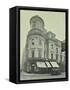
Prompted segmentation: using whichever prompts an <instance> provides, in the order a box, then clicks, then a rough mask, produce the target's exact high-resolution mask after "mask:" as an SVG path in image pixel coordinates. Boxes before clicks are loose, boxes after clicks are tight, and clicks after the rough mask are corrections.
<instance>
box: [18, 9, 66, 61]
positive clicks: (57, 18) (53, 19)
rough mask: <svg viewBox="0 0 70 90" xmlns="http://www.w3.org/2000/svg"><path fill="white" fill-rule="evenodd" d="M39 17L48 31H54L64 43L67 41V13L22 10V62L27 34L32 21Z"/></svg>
mask: <svg viewBox="0 0 70 90" xmlns="http://www.w3.org/2000/svg"><path fill="white" fill-rule="evenodd" d="M35 15H38V16H40V17H41V18H42V19H43V21H44V24H45V27H44V28H45V29H46V31H47V32H48V31H52V32H53V33H55V34H56V38H57V39H59V40H61V41H63V40H64V39H65V13H64V12H50V11H32V10H20V60H21V61H22V55H23V52H24V48H25V44H26V38H27V34H28V32H29V31H30V19H31V18H32V17H33V16H35Z"/></svg>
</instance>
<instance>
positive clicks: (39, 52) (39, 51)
mask: <svg viewBox="0 0 70 90" xmlns="http://www.w3.org/2000/svg"><path fill="white" fill-rule="evenodd" d="M41 52H42V50H41V49H39V50H38V57H39V58H41Z"/></svg>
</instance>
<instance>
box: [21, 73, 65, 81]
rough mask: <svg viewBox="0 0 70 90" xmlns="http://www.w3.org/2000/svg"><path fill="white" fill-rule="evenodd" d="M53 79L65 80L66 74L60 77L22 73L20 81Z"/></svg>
mask: <svg viewBox="0 0 70 90" xmlns="http://www.w3.org/2000/svg"><path fill="white" fill-rule="evenodd" d="M52 78H65V73H61V74H60V75H51V74H37V73H36V74H35V73H26V72H21V73H20V80H33V79H52Z"/></svg>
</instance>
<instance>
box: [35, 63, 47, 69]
mask: <svg viewBox="0 0 70 90" xmlns="http://www.w3.org/2000/svg"><path fill="white" fill-rule="evenodd" d="M36 64H37V67H39V68H46V65H45V62H36Z"/></svg>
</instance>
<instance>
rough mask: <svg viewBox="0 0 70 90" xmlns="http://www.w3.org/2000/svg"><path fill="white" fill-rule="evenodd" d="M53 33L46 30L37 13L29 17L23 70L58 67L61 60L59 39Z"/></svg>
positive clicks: (43, 69)
mask: <svg viewBox="0 0 70 90" xmlns="http://www.w3.org/2000/svg"><path fill="white" fill-rule="evenodd" d="M55 36H56V35H55V34H54V33H52V32H47V30H46V29H45V28H44V21H43V19H42V18H41V17H39V16H38V15H36V16H34V17H32V18H31V19H30V31H29V32H28V36H27V42H26V49H25V50H26V52H25V53H26V61H25V65H24V66H25V67H24V68H25V71H27V72H38V71H40V70H42V71H45V70H46V71H47V72H49V71H48V70H49V69H50V68H51V67H55V68H57V67H59V65H58V64H59V63H60V62H61V41H59V40H58V39H56V38H55Z"/></svg>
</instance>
